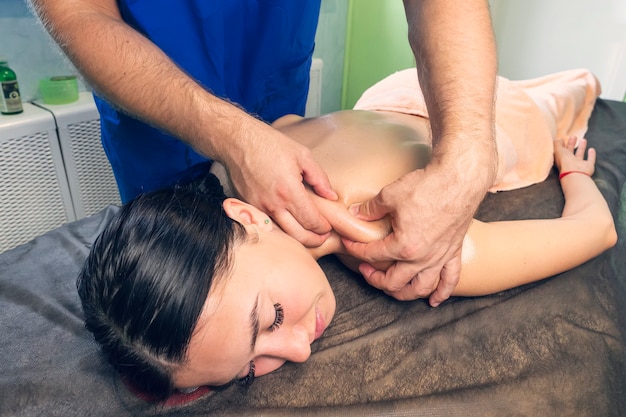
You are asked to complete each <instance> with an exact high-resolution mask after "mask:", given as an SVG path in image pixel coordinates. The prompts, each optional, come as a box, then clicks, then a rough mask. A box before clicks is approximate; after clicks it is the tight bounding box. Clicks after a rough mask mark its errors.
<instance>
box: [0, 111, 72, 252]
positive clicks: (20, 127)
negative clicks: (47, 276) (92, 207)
mask: <svg viewBox="0 0 626 417" xmlns="http://www.w3.org/2000/svg"><path fill="white" fill-rule="evenodd" d="M75 218H76V216H75V214H74V208H73V206H72V202H71V197H70V192H69V186H68V181H67V177H66V175H65V169H64V167H63V158H62V155H61V149H60V146H59V141H58V137H57V133H56V124H55V123H54V118H53V117H52V114H51V113H49V112H48V111H46V110H43V109H40V108H38V107H36V106H33V105H32V104H30V103H24V112H23V113H21V114H18V115H11V116H5V115H1V116H0V252H1V251H4V250H6V249H9V248H12V247H14V246H16V245H18V244H20V243H23V242H26V241H28V240H30V239H32V238H33V237H35V236H37V235H39V234H41V233H43V232H46V231H48V230H50V229H53V228H55V227H57V226H60V225H61V224H63V223H66V222H68V221H72V220H74V219H75Z"/></svg>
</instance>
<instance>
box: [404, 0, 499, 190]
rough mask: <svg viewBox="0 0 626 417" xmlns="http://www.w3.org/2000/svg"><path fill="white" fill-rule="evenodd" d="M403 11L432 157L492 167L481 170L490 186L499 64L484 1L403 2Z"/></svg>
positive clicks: (424, 0)
mask: <svg viewBox="0 0 626 417" xmlns="http://www.w3.org/2000/svg"><path fill="white" fill-rule="evenodd" d="M405 8H406V12H407V19H408V23H409V41H410V43H411V47H412V49H413V52H414V54H415V58H416V64H417V69H418V74H419V78H420V83H421V87H422V90H423V92H424V97H425V99H426V104H427V106H428V113H429V118H430V121H431V128H432V132H433V159H434V160H440V161H441V160H446V159H447V158H450V159H452V161H454V162H456V163H457V164H458V163H459V162H461V163H462V162H463V160H464V159H467V161H466V162H467V163H468V164H472V163H478V164H481V165H482V166H490V169H488V170H485V169H484V168H483V170H482V171H484V175H485V177H484V180H485V181H487V183H486V186H490V185H491V183H490V182H491V181H493V178H494V176H495V163H496V157H495V155H496V148H495V140H494V124H493V123H494V122H493V115H494V92H495V77H496V72H497V64H496V51H495V41H494V35H493V30H492V28H491V19H490V16H489V9H488V3H487V1H486V0H471V1H470V0H468V1H463V2H459V1H455V0H437V1H429V0H405ZM465 139H467V140H465ZM465 155H471V157H469V158H464V156H465ZM469 159H471V160H473V161H470V160H469ZM477 159H478V160H477Z"/></svg>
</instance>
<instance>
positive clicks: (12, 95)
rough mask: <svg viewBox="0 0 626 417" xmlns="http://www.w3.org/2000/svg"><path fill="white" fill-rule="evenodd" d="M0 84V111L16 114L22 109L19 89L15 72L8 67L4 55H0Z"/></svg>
mask: <svg viewBox="0 0 626 417" xmlns="http://www.w3.org/2000/svg"><path fill="white" fill-rule="evenodd" d="M0 84H1V85H2V94H1V95H0V113H2V114H17V113H21V112H22V111H24V109H23V107H22V99H21V97H20V89H19V87H18V85H17V76H16V75H15V72H14V71H13V70H12V69H11V68H9V65H8V61H7V60H6V58H4V57H0Z"/></svg>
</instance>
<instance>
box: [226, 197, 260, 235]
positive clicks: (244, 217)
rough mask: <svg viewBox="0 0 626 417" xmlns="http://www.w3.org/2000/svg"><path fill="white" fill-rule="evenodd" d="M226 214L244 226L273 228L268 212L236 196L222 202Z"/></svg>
mask: <svg viewBox="0 0 626 417" xmlns="http://www.w3.org/2000/svg"><path fill="white" fill-rule="evenodd" d="M222 207H224V211H225V212H226V215H227V216H228V217H230V218H231V219H233V220H234V221H236V222H238V223H241V224H242V225H244V226H256V227H258V228H261V229H268V230H271V228H272V222H268V221H267V220H268V219H269V218H270V217H269V216H268V215H267V214H265V213H264V212H262V211H261V210H259V209H258V208H256V207H254V206H253V205H250V204H248V203H245V202H243V201H241V200H239V199H236V198H227V199H226V200H224V203H222Z"/></svg>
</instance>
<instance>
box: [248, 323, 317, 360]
mask: <svg viewBox="0 0 626 417" xmlns="http://www.w3.org/2000/svg"><path fill="white" fill-rule="evenodd" d="M266 343H267V344H266V345H265V346H264V347H263V349H262V350H260V351H259V354H260V355H263V356H271V357H274V358H280V359H284V360H286V361H289V362H304V361H306V360H307V359H309V356H311V342H310V338H309V332H308V330H307V328H306V327H305V326H302V325H294V326H292V327H291V328H288V329H286V328H283V329H281V330H280V331H278V332H276V333H275V334H272V335H270V337H269V338H267V340H266Z"/></svg>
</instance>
